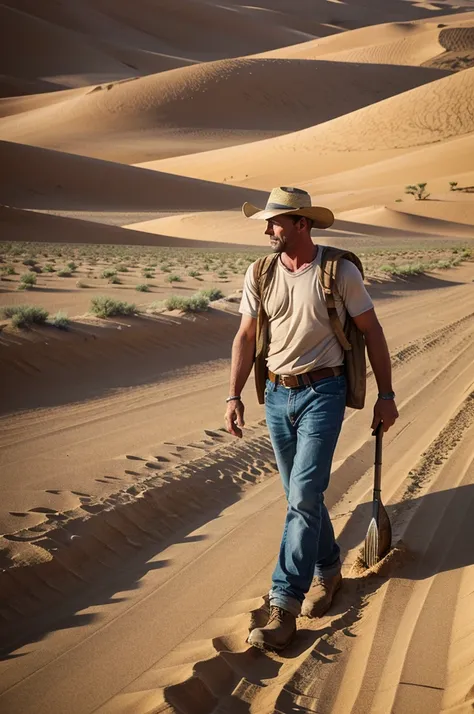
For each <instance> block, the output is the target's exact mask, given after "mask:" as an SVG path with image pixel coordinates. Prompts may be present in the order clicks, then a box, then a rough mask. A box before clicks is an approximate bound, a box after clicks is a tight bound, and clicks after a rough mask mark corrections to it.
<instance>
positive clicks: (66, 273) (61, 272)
mask: <svg viewBox="0 0 474 714" xmlns="http://www.w3.org/2000/svg"><path fill="white" fill-rule="evenodd" d="M56 275H57V276H58V278H72V273H71V271H70V270H68V269H67V268H61V270H58V272H57V273H56Z"/></svg>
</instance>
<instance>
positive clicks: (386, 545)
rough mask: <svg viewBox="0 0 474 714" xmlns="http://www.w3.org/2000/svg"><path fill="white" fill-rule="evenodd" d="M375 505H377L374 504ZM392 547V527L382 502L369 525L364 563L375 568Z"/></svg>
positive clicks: (378, 504) (377, 506) (377, 505)
mask: <svg viewBox="0 0 474 714" xmlns="http://www.w3.org/2000/svg"><path fill="white" fill-rule="evenodd" d="M374 505H375V504H374ZM391 546H392V527H391V525H390V520H389V517H388V514H387V511H386V510H385V508H384V507H383V504H382V502H381V501H378V502H377V504H376V507H375V508H374V515H373V517H372V520H371V521H370V523H369V528H368V531H367V535H366V536H365V543H364V562H365V565H366V566H367V567H368V568H373V566H374V565H376V564H377V563H378V562H379V560H382V558H384V557H385V556H386V555H387V553H388V551H389V550H390V548H391Z"/></svg>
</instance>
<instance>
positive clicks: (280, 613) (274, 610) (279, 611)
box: [268, 605, 285, 624]
mask: <svg viewBox="0 0 474 714" xmlns="http://www.w3.org/2000/svg"><path fill="white" fill-rule="evenodd" d="M284 616H285V610H284V609H283V608H282V607H278V605H272V606H271V608H270V617H269V619H268V624H270V622H273V620H277V621H278V622H283V618H284Z"/></svg>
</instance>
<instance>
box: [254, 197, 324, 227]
mask: <svg viewBox="0 0 474 714" xmlns="http://www.w3.org/2000/svg"><path fill="white" fill-rule="evenodd" d="M242 213H243V214H244V216H245V217H246V218H253V219H254V220H261V221H268V220H269V219H270V218H275V216H291V215H293V216H304V217H305V218H310V219H311V220H312V221H314V228H329V226H332V224H333V223H334V214H333V212H332V211H330V210H329V208H324V207H323V206H310V207H309V208H289V209H288V210H287V211H284V210H283V211H282V210H281V208H280V209H272V210H269V211H266V210H265V209H261V208H257V206H254V205H253V203H248V202H246V203H244V205H243V206H242Z"/></svg>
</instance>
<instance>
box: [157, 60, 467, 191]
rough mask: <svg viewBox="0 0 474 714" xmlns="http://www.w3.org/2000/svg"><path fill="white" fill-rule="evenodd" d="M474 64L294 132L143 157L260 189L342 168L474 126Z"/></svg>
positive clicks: (160, 164)
mask: <svg viewBox="0 0 474 714" xmlns="http://www.w3.org/2000/svg"><path fill="white" fill-rule="evenodd" d="M473 78H474V68H473V69H469V70H465V71H464V72H459V73H457V74H454V75H452V76H450V77H446V78H444V79H439V80H436V81H434V82H431V83H429V84H427V85H424V86H423V87H417V88H416V89H412V90H410V91H407V92H404V93H403V94H402V95H400V96H396V97H390V98H389V99H385V100H383V101H381V102H378V103H377V104H375V105H372V106H369V107H365V108H363V109H359V110H358V111H356V112H352V113H351V114H348V115H346V116H343V117H339V118H337V119H333V120H332V121H329V122H326V123H324V124H320V125H318V126H316V127H311V128H309V129H304V130H302V131H299V132H294V133H292V134H291V135H290V136H282V137H277V138H274V139H266V140H265V141H262V142H257V143H256V144H254V145H253V146H252V147H251V148H252V150H251V152H249V150H248V147H245V146H244V147H240V146H238V147H233V148H229V149H220V150H218V151H212V152H207V153H206V155H205V156H204V155H199V154H198V155H194V156H187V157H185V158H184V157H178V158H176V159H165V160H163V161H157V162H147V163H145V164H143V166H145V167H146V168H152V169H155V170H159V171H166V172H169V173H174V174H180V175H183V176H193V177H195V178H205V179H208V180H209V179H210V180H214V181H226V182H230V183H246V184H248V185H250V186H252V187H254V188H263V187H266V188H271V187H272V186H275V185H278V184H280V185H288V184H290V185H291V184H292V183H296V182H301V181H308V180H310V179H314V178H315V177H317V176H323V175H328V174H334V173H336V172H338V171H341V170H342V169H346V170H347V169H350V168H355V167H359V166H363V165H367V164H368V163H375V162H376V161H381V160H382V159H385V158H387V159H388V158H391V157H393V156H397V155H400V154H402V153H404V152H406V151H408V150H410V149H414V148H417V147H419V146H423V145H428V146H429V145H432V144H434V143H438V142H440V141H446V140H448V139H451V138H454V137H459V136H462V135H465V134H468V133H469V132H472V131H473V130H474V120H473V117H474V112H473V111H472V107H473V105H474V81H473Z"/></svg>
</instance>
